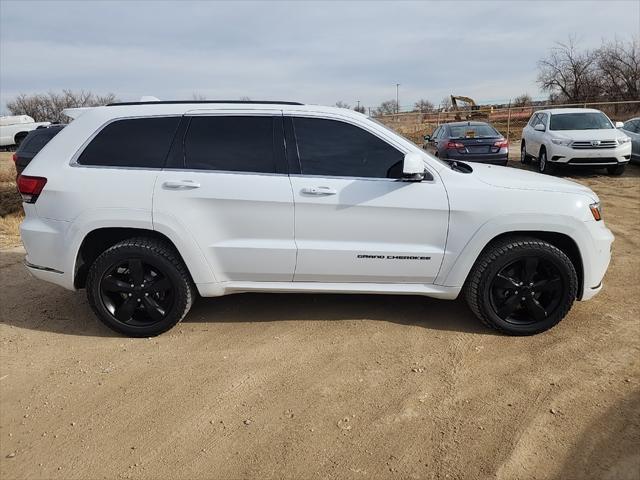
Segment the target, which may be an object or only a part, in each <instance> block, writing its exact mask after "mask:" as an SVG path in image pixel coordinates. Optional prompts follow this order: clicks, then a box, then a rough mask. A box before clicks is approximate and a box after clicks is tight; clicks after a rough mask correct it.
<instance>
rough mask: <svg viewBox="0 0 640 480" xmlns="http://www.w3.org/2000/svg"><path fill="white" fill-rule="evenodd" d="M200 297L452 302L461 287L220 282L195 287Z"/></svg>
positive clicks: (406, 284)
mask: <svg viewBox="0 0 640 480" xmlns="http://www.w3.org/2000/svg"><path fill="white" fill-rule="evenodd" d="M196 286H197V288H198V292H199V293H200V295H202V296H203V297H220V296H222V295H230V294H232V293H246V292H274V293H294V292H298V293H369V294H389V295H425V296H427V297H434V298H442V299H446V300H454V299H455V298H457V297H458V294H459V293H460V290H462V287H444V286H441V285H426V284H422V283H320V282H246V281H243V282H220V283H199V284H197V285H196Z"/></svg>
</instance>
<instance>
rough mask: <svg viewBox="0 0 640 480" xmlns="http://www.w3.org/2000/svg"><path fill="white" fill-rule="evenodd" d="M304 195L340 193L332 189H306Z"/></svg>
mask: <svg viewBox="0 0 640 480" xmlns="http://www.w3.org/2000/svg"><path fill="white" fill-rule="evenodd" d="M302 193H304V194H306V195H335V194H336V193H338V192H337V190H336V189H335V188H331V187H304V188H303V189H302Z"/></svg>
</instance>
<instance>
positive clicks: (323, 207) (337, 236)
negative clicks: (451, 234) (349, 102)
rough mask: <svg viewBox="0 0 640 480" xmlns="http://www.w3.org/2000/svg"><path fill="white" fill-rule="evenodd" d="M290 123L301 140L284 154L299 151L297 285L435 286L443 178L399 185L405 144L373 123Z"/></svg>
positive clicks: (295, 178)
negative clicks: (365, 126)
mask: <svg viewBox="0 0 640 480" xmlns="http://www.w3.org/2000/svg"><path fill="white" fill-rule="evenodd" d="M289 121H291V123H292V127H293V128H292V129H293V130H294V131H295V136H296V139H297V142H296V148H295V149H287V152H288V153H289V151H290V150H293V151H294V152H295V154H296V155H295V156H294V160H293V162H292V163H293V164H292V167H291V168H292V171H295V170H296V169H297V170H298V172H299V173H292V175H291V184H292V187H293V194H294V200H295V212H296V221H295V225H296V226H295V238H296V244H297V246H298V262H297V266H296V272H295V276H294V280H295V281H301V282H304V281H306V282H311V281H313V282H371V283H432V282H433V281H434V279H435V277H436V275H437V273H438V270H439V268H440V264H441V262H442V257H443V253H444V247H445V241H446V234H447V225H448V216H449V205H448V200H447V196H446V193H445V190H444V187H443V185H442V183H441V182H440V179H439V177H437V175H433V176H432V177H431V179H430V180H426V181H423V182H404V181H401V179H400V177H401V174H402V162H403V159H404V153H406V152H405V151H403V148H406V147H403V146H401V145H399V144H395V145H394V144H393V137H390V136H388V135H389V134H388V133H387V134H386V135H387V136H385V133H383V132H381V131H380V130H377V129H376V128H375V127H374V126H370V127H369V128H368V129H365V128H363V127H362V126H361V125H354V124H352V123H348V121H347V120H341V119H338V118H316V117H305V116H295V117H293V118H292V119H291V120H286V122H289ZM380 128H381V127H380ZM290 143H293V142H289V141H288V142H287V145H289V144H290ZM298 153H299V156H298ZM295 162H299V164H298V165H296V164H295Z"/></svg>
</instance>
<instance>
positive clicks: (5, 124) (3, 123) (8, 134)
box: [0, 115, 51, 147]
mask: <svg viewBox="0 0 640 480" xmlns="http://www.w3.org/2000/svg"><path fill="white" fill-rule="evenodd" d="M49 125H51V122H36V121H35V120H34V119H33V118H31V117H30V116H29V115H13V116H6V117H0V147H10V146H12V145H20V142H22V140H24V138H25V137H26V136H27V135H28V134H29V132H30V131H31V130H35V129H36V128H38V127H47V126H49Z"/></svg>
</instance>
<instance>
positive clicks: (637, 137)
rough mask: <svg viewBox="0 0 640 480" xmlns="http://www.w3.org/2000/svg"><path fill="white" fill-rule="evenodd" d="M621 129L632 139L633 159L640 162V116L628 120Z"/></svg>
mask: <svg viewBox="0 0 640 480" xmlns="http://www.w3.org/2000/svg"><path fill="white" fill-rule="evenodd" d="M620 130H621V131H622V132H624V133H625V134H626V135H627V137H629V138H630V139H631V161H632V162H634V163H640V117H637V118H632V119H631V120H627V121H626V122H624V125H623V126H622V127H620Z"/></svg>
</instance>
